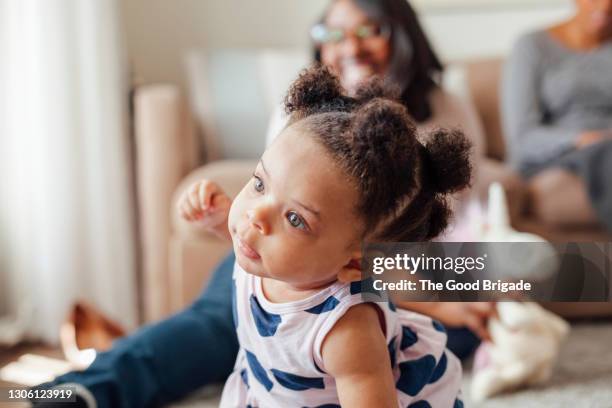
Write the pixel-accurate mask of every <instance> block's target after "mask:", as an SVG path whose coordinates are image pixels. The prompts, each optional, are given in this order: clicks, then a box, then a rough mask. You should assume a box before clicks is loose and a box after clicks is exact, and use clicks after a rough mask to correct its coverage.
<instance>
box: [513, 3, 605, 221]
mask: <svg viewBox="0 0 612 408" xmlns="http://www.w3.org/2000/svg"><path fill="white" fill-rule="evenodd" d="M576 6H577V7H576V13H575V15H574V16H573V17H572V18H571V19H570V20H568V21H566V22H563V23H561V24H558V25H556V26H554V27H550V28H548V29H545V30H540V31H536V32H533V33H529V34H527V35H524V36H523V37H521V38H520V40H519V41H518V42H517V43H516V45H515V47H514V50H513V52H512V54H511V56H510V58H509V60H508V62H507V64H506V67H505V70H504V78H503V82H502V120H503V126H504V133H505V136H506V138H507V145H508V147H509V152H510V161H511V163H512V164H513V166H514V167H515V168H516V169H517V170H518V171H519V172H520V173H521V174H522V175H523V176H524V177H525V178H526V179H527V191H528V197H529V198H530V203H529V204H530V209H531V211H533V212H534V213H535V215H536V216H538V217H539V218H541V219H543V220H545V221H547V222H549V223H550V224H554V225H560V226H563V225H576V224H594V223H603V224H605V225H606V226H607V227H608V229H609V230H612V183H610V182H608V181H607V176H608V175H612V0H576Z"/></svg>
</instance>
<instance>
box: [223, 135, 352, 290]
mask: <svg viewBox="0 0 612 408" xmlns="http://www.w3.org/2000/svg"><path fill="white" fill-rule="evenodd" d="M357 198H358V196H357V190H356V187H355V186H354V184H353V183H351V181H350V180H349V179H348V176H347V175H345V174H344V172H343V171H342V170H341V169H340V168H339V167H338V166H337V165H336V164H335V163H334V162H333V160H332V158H331V156H330V155H329V153H327V152H326V151H325V149H324V148H323V147H322V146H320V145H319V144H318V143H317V142H316V141H315V140H314V139H313V138H312V137H311V136H309V135H307V134H304V130H303V129H299V125H297V127H296V125H294V126H291V127H289V128H287V129H285V130H284V131H283V132H282V133H281V134H280V135H279V136H278V137H277V138H276V140H275V142H274V143H273V144H272V145H271V146H270V147H269V148H268V149H267V150H266V152H265V153H264V154H263V156H262V158H261V160H260V162H259V164H258V165H257V168H256V170H255V173H254V175H253V177H252V178H251V180H250V181H249V182H248V183H247V185H246V186H245V187H244V188H243V189H242V191H241V192H240V193H239V194H238V196H237V197H236V199H235V200H234V202H233V204H232V207H231V209H230V215H229V222H228V224H229V225H228V226H229V230H230V233H231V235H232V241H233V245H234V251H235V253H236V260H237V262H238V264H239V265H240V266H241V267H242V268H243V269H244V270H245V271H247V272H249V273H251V274H254V275H258V276H262V277H269V278H273V279H278V280H281V281H285V282H287V283H290V284H291V285H292V286H294V287H295V288H300V289H312V288H316V287H318V286H321V285H325V284H327V283H329V282H332V281H334V280H335V279H336V277H337V275H338V273H339V271H340V270H341V269H342V268H343V267H345V266H346V265H347V264H349V263H351V261H353V262H354V261H355V260H356V259H358V258H359V256H360V249H361V248H360V236H361V232H362V228H363V227H362V222H361V221H360V220H359V218H358V217H357V216H356V214H355V210H354V206H355V203H356V202H357Z"/></svg>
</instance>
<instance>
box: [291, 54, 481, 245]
mask: <svg viewBox="0 0 612 408" xmlns="http://www.w3.org/2000/svg"><path fill="white" fill-rule="evenodd" d="M396 94H397V93H395V94H394V92H393V90H390V89H389V88H385V87H384V86H383V84H382V82H381V81H379V80H377V79H373V80H372V81H370V82H369V83H367V84H364V85H363V86H362V87H361V88H360V89H358V91H357V93H356V95H355V96H354V97H349V96H347V95H346V94H345V93H344V91H343V89H342V87H341V86H340V81H339V80H338V78H336V77H335V76H334V75H333V74H332V73H331V72H330V71H329V70H328V69H327V68H325V67H323V66H320V65H316V66H313V67H311V68H309V69H306V70H304V71H303V72H302V73H301V74H300V76H299V78H298V79H297V80H296V81H295V82H294V83H293V84H292V85H291V88H290V89H289V92H288V94H287V96H286V98H285V109H286V111H287V114H289V115H290V116H289V122H288V125H287V126H294V125H295V126H300V127H302V128H303V129H305V130H306V131H307V132H308V133H309V134H311V135H313V137H315V139H316V140H317V141H318V142H319V143H321V144H322V145H323V146H324V147H325V149H326V150H327V151H328V152H329V153H330V154H331V156H332V157H333V158H334V160H335V161H336V162H337V163H338V164H339V166H340V167H341V168H342V169H343V170H344V171H345V172H346V173H347V174H348V175H349V176H350V177H351V178H352V180H354V182H355V185H356V186H357V189H358V192H359V200H358V202H357V203H356V210H357V212H358V214H359V215H360V216H361V217H362V219H363V220H364V223H365V231H364V237H365V238H366V239H368V240H371V241H422V240H429V239H431V238H433V237H435V236H437V235H439V234H440V233H441V232H442V231H443V230H444V229H445V228H446V226H447V224H448V222H449V219H450V216H451V211H450V208H449V205H448V203H447V196H448V195H449V194H450V193H453V192H456V191H458V190H461V189H463V188H464V187H466V186H468V185H469V183H470V177H471V170H472V168H471V165H470V161H469V153H470V147H471V146H470V142H469V141H468V139H467V138H466V137H465V136H464V135H463V133H461V132H460V131H458V130H444V129H438V130H435V131H432V132H431V133H430V134H429V135H426V136H427V140H426V141H425V142H424V143H421V142H420V141H419V137H418V135H417V130H416V127H415V125H414V123H413V122H412V121H411V119H410V116H409V115H408V112H407V111H406V108H405V106H404V105H403V104H401V103H400V102H399V100H398V99H397V98H396V97H395V95H396Z"/></svg>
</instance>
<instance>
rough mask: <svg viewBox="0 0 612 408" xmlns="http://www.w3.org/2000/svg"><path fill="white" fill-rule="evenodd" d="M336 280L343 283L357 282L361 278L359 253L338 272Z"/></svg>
mask: <svg viewBox="0 0 612 408" xmlns="http://www.w3.org/2000/svg"><path fill="white" fill-rule="evenodd" d="M338 280H339V281H340V282H343V283H350V282H359V281H360V280H361V254H359V256H358V257H355V258H351V260H350V261H349V262H348V263H347V264H346V265H344V266H343V267H342V269H340V272H338Z"/></svg>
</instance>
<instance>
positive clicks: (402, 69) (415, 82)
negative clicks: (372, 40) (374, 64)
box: [315, 0, 444, 122]
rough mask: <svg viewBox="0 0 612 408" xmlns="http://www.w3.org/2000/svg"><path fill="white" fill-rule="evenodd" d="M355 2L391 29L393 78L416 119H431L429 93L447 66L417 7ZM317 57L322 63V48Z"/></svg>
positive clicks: (399, 0)
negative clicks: (439, 57)
mask: <svg viewBox="0 0 612 408" xmlns="http://www.w3.org/2000/svg"><path fill="white" fill-rule="evenodd" d="M352 1H353V2H354V3H355V4H356V5H357V6H358V7H359V8H360V9H361V10H363V12H364V13H365V14H366V15H368V17H370V18H371V19H372V20H374V21H376V22H378V23H381V24H386V25H388V26H389V28H390V29H391V37H390V42H391V57H390V58H391V60H390V61H389V69H388V77H389V80H390V81H391V83H393V84H395V85H397V86H398V87H399V89H400V90H401V93H400V99H401V101H402V103H403V104H404V105H405V106H406V108H407V109H408V112H409V113H410V115H411V116H412V118H413V119H414V120H416V121H417V122H423V121H425V120H427V119H429V118H430V117H431V116H432V111H431V106H430V104H429V100H428V95H429V92H430V91H431V90H432V88H434V87H436V86H438V83H439V81H440V78H441V76H442V71H443V70H444V68H443V66H442V64H441V63H440V60H439V59H438V57H437V56H436V54H435V52H434V50H433V48H432V47H431V45H430V44H429V40H428V39H427V36H426V35H425V32H424V31H423V29H422V28H421V25H420V23H419V19H418V17H417V15H416V13H415V11H414V9H413V8H412V7H411V6H410V4H409V3H408V1H407V0H352ZM332 4H333V2H332ZM323 19H324V18H323ZM315 60H316V61H317V62H321V53H320V49H319V48H316V49H315Z"/></svg>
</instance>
